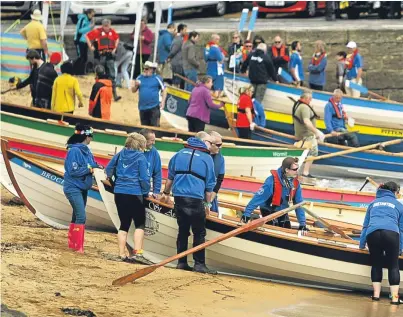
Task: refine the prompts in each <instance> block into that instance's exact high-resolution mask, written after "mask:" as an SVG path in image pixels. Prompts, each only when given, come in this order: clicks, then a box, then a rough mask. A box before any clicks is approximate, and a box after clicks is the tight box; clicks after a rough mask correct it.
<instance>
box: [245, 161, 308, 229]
mask: <svg viewBox="0 0 403 317" xmlns="http://www.w3.org/2000/svg"><path fill="white" fill-rule="evenodd" d="M277 173H278V174H279V175H281V174H282V168H281V167H280V168H279V169H278V170H277ZM280 182H281V184H282V185H283V186H282V187H283V192H282V195H281V198H282V200H281V206H278V207H275V211H279V210H282V209H285V208H288V207H289V205H288V200H287V196H289V195H290V189H288V188H287V187H286V186H285V184H284V180H283V178H282V177H280ZM290 183H291V185H292V182H290ZM273 188H274V178H273V175H270V176H269V177H267V178H266V180H265V181H264V184H263V186H262V187H260V189H259V190H258V191H257V192H256V193H255V195H254V196H253V198H252V200H251V201H250V202H249V203H248V205H247V206H246V208H245V212H244V215H245V216H247V217H250V215H251V214H252V212H253V211H254V210H255V209H256V208H257V207H258V206H263V207H266V208H270V206H269V205H268V204H267V201H268V199H269V198H271V197H272V196H273ZM302 201H303V199H302V190H301V185H300V184H299V185H298V188H297V190H296V192H295V195H294V203H295V204H298V203H300V202H302ZM295 213H296V215H297V218H298V222H299V224H300V225H301V226H305V224H306V220H305V212H304V210H303V209H302V208H297V209H296V210H295Z"/></svg>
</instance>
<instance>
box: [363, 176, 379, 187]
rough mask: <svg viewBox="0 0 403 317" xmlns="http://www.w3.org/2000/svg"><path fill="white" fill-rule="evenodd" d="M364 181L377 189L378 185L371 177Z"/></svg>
mask: <svg viewBox="0 0 403 317" xmlns="http://www.w3.org/2000/svg"><path fill="white" fill-rule="evenodd" d="M366 180H367V181H368V182H370V183H371V184H372V185H374V186H375V187H376V188H378V187H379V184H378V183H377V182H375V181H374V180H373V179H372V178H371V177H367V178H366Z"/></svg>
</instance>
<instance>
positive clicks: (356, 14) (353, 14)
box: [347, 8, 360, 20]
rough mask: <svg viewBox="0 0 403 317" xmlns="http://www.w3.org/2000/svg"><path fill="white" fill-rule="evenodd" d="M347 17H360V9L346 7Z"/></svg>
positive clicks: (354, 18)
mask: <svg viewBox="0 0 403 317" xmlns="http://www.w3.org/2000/svg"><path fill="white" fill-rule="evenodd" d="M347 17H348V18H349V19H350V20H356V19H358V18H359V17H360V11H359V10H357V9H356V8H348V9H347Z"/></svg>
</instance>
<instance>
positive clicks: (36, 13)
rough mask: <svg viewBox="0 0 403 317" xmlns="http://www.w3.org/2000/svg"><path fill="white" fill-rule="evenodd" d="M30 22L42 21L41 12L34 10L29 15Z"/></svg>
mask: <svg viewBox="0 0 403 317" xmlns="http://www.w3.org/2000/svg"><path fill="white" fill-rule="evenodd" d="M31 19H32V20H37V21H40V20H42V12H41V10H39V9H35V10H34V12H33V13H32V14H31Z"/></svg>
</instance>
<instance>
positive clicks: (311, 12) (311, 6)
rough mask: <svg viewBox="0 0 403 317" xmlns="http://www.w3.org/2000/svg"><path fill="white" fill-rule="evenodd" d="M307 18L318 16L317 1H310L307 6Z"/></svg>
mask: <svg viewBox="0 0 403 317" xmlns="http://www.w3.org/2000/svg"><path fill="white" fill-rule="evenodd" d="M305 10H306V16H307V17H309V18H312V17H314V16H315V15H316V3H315V1H308V3H307V4H306V9H305Z"/></svg>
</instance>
